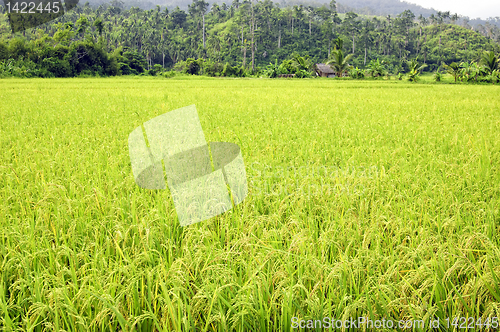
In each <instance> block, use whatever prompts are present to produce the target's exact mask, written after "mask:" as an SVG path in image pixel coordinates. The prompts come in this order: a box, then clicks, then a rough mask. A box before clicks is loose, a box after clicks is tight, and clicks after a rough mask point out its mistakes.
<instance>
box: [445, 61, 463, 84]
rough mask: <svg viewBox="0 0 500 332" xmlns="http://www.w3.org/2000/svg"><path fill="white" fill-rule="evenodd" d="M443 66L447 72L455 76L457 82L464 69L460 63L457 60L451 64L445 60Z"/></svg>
mask: <svg viewBox="0 0 500 332" xmlns="http://www.w3.org/2000/svg"><path fill="white" fill-rule="evenodd" d="M443 67H444V69H446V72H447V73H448V74H451V76H453V77H454V78H455V83H456V82H457V78H458V77H459V76H460V73H461V71H462V68H461V67H460V64H458V63H456V62H452V63H450V64H449V65H447V64H446V63H444V62H443Z"/></svg>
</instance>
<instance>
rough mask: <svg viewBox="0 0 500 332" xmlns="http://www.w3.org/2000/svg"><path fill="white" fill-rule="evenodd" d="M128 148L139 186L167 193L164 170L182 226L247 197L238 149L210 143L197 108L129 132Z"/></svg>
mask: <svg viewBox="0 0 500 332" xmlns="http://www.w3.org/2000/svg"><path fill="white" fill-rule="evenodd" d="M128 146H129V153H130V161H131V163H132V172H133V174H134V178H135V182H136V184H137V185H138V186H139V187H141V188H145V189H166V184H165V177H164V173H163V171H165V175H166V177H167V180H166V182H167V184H168V188H169V189H170V193H171V196H172V199H173V201H174V205H175V209H176V212H177V217H178V218H179V222H180V224H181V226H187V225H190V224H193V223H196V222H199V221H202V220H206V219H209V218H212V217H214V216H217V215H219V214H222V213H224V212H226V211H228V210H230V209H232V207H233V205H237V204H239V203H241V202H242V201H243V200H244V199H245V197H246V196H247V194H248V185H247V178H246V172H245V165H244V163H243V157H242V155H241V150H240V147H239V146H238V145H236V144H233V143H226V142H211V143H210V144H207V142H206V140H205V135H204V133H203V129H202V128H201V124H200V119H199V117H198V113H197V111H196V107H195V105H191V106H187V107H183V108H180V109H177V110H174V111H170V112H168V113H165V114H163V115H160V116H157V117H155V118H153V119H151V120H149V121H147V122H145V123H144V124H143V126H140V127H137V128H136V129H134V130H133V131H132V132H131V133H130V135H129V138H128ZM162 161H163V162H162Z"/></svg>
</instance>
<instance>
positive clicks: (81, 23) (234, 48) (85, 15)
mask: <svg viewBox="0 0 500 332" xmlns="http://www.w3.org/2000/svg"><path fill="white" fill-rule="evenodd" d="M2 8H3V7H2ZM2 10H5V8H4V9H2ZM7 22H8V21H7V15H6V14H5V15H1V14H0V33H1V38H0V63H1V65H0V66H1V67H0V75H3V76H28V77H30V76H41V77H50V76H55V77H67V76H78V75H95V74H98V75H117V74H136V73H143V72H145V71H148V70H149V71H150V72H149V73H152V74H156V73H158V72H160V71H162V70H164V69H165V68H167V69H170V68H176V69H178V70H180V71H184V72H189V71H191V69H190V68H187V67H188V66H190V65H195V66H198V67H199V68H200V71H199V72H201V73H205V74H208V75H211V76H245V75H249V74H255V73H260V72H262V71H263V70H264V69H265V68H266V66H267V65H269V64H270V63H271V64H274V63H276V61H278V63H281V62H282V61H283V60H291V59H292V55H293V54H300V55H301V56H302V57H306V56H308V57H309V59H310V61H311V62H312V63H319V62H326V61H327V60H328V59H329V58H331V55H332V51H333V49H334V40H336V39H337V38H341V39H343V40H344V41H345V43H344V46H343V51H344V52H345V53H347V54H352V60H351V62H352V63H351V64H352V65H354V67H359V68H365V67H366V66H367V65H368V64H369V63H370V61H371V60H377V59H378V60H380V61H384V62H385V63H386V64H387V66H388V67H389V70H390V71H391V72H400V71H402V70H404V67H405V64H406V63H407V61H408V60H411V59H415V58H418V59H419V61H421V62H424V63H425V64H426V65H427V67H426V70H430V71H435V70H437V69H438V67H439V66H440V65H441V63H442V62H445V63H447V64H449V63H451V62H458V63H459V62H471V61H478V60H479V58H480V57H481V54H482V52H483V51H495V52H498V51H499V44H498V41H499V38H500V29H499V28H498V27H495V26H491V27H490V28H489V29H487V30H485V31H483V34H484V35H482V34H480V33H478V32H475V31H472V30H470V29H468V28H465V27H462V26H459V25H458V22H459V20H458V16H456V15H450V13H448V12H445V13H442V12H439V13H438V14H437V15H432V16H431V17H429V18H428V19H427V18H425V17H422V16H420V17H419V18H417V17H415V15H414V14H413V13H412V12H411V11H409V10H406V11H404V12H403V13H401V14H399V15H397V16H396V17H391V16H387V17H371V16H363V15H361V16H360V15H358V14H356V13H354V12H348V13H345V14H340V13H338V12H337V6H336V3H335V1H332V2H331V3H330V4H329V5H323V6H322V7H312V6H309V7H304V6H294V7H287V8H280V7H278V6H277V5H276V4H275V3H273V2H271V1H269V0H266V1H260V2H257V3H253V2H249V1H245V2H242V3H240V2H239V1H234V2H233V3H232V4H231V5H226V4H222V5H220V6H219V5H217V4H214V5H212V7H211V8H209V5H208V3H207V2H204V1H203V0H193V3H192V4H191V5H190V7H189V10H188V12H184V11H182V10H180V9H179V8H176V9H173V10H172V9H171V10H167V9H164V10H161V8H160V7H159V6H158V7H157V8H156V9H152V10H147V11H144V10H141V9H139V8H131V9H128V10H126V9H125V8H123V4H121V3H120V2H119V1H114V2H112V3H110V4H107V5H102V6H100V7H98V8H92V7H90V6H88V5H84V6H79V7H77V8H76V9H75V10H72V11H70V12H69V13H68V14H66V15H64V16H63V17H61V18H59V19H57V20H56V21H54V22H52V23H50V24H46V25H44V26H41V27H40V28H38V29H32V30H30V31H26V32H25V33H23V34H20V33H18V34H16V35H11V34H10V33H9V32H8V31H9V28H8V23H7ZM462 23H464V22H461V24H462ZM464 25H465V26H466V23H464ZM193 61H194V62H193ZM155 65H158V66H156V69H155ZM227 66H229V67H227ZM225 67H227V68H229V70H226V72H231V73H236V74H231V75H224V73H223V70H224V68H225ZM2 68H3V72H2ZM151 70H153V71H152V72H151Z"/></svg>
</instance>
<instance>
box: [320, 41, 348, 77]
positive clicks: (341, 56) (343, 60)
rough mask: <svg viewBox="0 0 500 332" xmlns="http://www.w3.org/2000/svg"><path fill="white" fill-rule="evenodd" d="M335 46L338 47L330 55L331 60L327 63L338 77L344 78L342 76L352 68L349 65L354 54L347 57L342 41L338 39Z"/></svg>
mask: <svg viewBox="0 0 500 332" xmlns="http://www.w3.org/2000/svg"><path fill="white" fill-rule="evenodd" d="M335 44H336V46H335V48H334V49H333V51H332V53H331V54H330V59H329V60H328V61H327V62H326V64H327V65H330V67H332V69H333V70H334V71H335V75H337V77H342V74H344V73H347V71H348V70H349V67H350V66H351V65H350V64H349V60H351V58H352V57H353V54H349V55H347V56H346V55H345V53H344V51H342V44H343V41H342V39H340V38H338V39H337V40H336V41H335ZM337 46H340V48H337Z"/></svg>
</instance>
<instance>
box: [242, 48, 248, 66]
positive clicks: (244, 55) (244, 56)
mask: <svg viewBox="0 0 500 332" xmlns="http://www.w3.org/2000/svg"><path fill="white" fill-rule="evenodd" d="M246 63H247V47H246V45H245V46H243V68H245V66H246Z"/></svg>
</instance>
